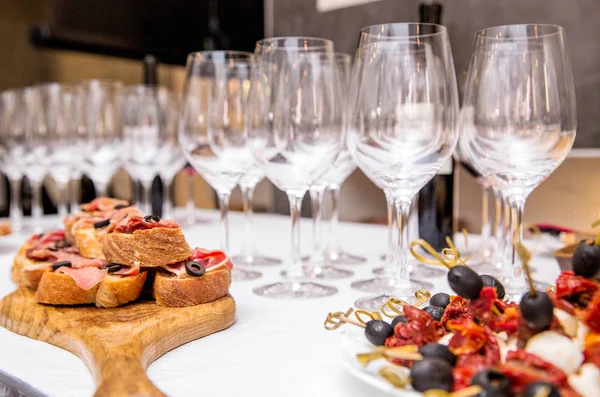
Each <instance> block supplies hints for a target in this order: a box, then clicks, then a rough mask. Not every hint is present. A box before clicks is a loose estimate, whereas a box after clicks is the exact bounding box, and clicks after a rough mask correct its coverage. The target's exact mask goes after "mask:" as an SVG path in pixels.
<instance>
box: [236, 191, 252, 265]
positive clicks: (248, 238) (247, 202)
mask: <svg viewBox="0 0 600 397" xmlns="http://www.w3.org/2000/svg"><path fill="white" fill-rule="evenodd" d="M255 187H256V185H240V189H241V191H242V209H243V211H244V236H245V237H244V247H243V248H242V253H243V254H245V255H248V256H250V255H252V253H253V252H254V233H253V229H254V228H253V224H252V215H253V214H254V209H253V207H252V200H253V199H254V188H255Z"/></svg>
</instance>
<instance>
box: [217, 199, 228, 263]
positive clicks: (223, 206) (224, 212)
mask: <svg viewBox="0 0 600 397" xmlns="http://www.w3.org/2000/svg"><path fill="white" fill-rule="evenodd" d="M229 195H230V192H219V209H220V211H221V218H220V221H221V228H222V229H223V230H222V235H221V236H222V237H221V238H222V240H221V249H222V250H223V251H224V252H229V217H228V214H229Z"/></svg>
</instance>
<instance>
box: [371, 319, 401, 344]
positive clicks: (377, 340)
mask: <svg viewBox="0 0 600 397" xmlns="http://www.w3.org/2000/svg"><path fill="white" fill-rule="evenodd" d="M392 335H394V328H393V327H392V326H391V325H390V324H388V323H386V322H385V321H382V320H371V321H367V327H366V328H365V336H366V337H367V340H368V341H369V342H371V343H372V344H374V345H375V346H383V345H385V340H386V339H387V338H389V337H390V336H392Z"/></svg>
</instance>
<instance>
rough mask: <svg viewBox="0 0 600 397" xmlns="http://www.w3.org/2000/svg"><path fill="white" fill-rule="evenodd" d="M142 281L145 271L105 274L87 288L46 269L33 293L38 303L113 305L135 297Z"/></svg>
mask: <svg viewBox="0 0 600 397" xmlns="http://www.w3.org/2000/svg"><path fill="white" fill-rule="evenodd" d="M145 281H146V272H140V273H138V274H137V275H135V276H118V275H114V274H109V275H107V276H106V278H105V279H104V280H102V281H101V282H100V283H99V284H97V285H95V286H94V287H92V288H91V289H89V290H87V291H86V290H84V289H81V288H79V287H78V286H77V284H75V281H74V280H73V278H71V276H69V275H68V274H64V273H58V272H53V271H48V272H46V273H44V274H43V276H42V279H41V281H40V283H39V287H38V290H37V292H36V294H35V297H36V299H37V301H38V302H39V303H45V304H50V305H84V304H90V303H95V304H96V306H98V307H117V306H121V305H124V304H125V303H128V302H131V301H134V300H136V299H137V298H138V297H139V296H140V293H141V292H142V288H143V286H144V282H145Z"/></svg>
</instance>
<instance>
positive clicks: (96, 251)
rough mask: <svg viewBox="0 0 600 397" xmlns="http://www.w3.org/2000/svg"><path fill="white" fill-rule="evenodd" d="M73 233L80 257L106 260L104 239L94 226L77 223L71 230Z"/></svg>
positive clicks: (87, 223) (86, 223)
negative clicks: (103, 245) (103, 249)
mask: <svg viewBox="0 0 600 397" xmlns="http://www.w3.org/2000/svg"><path fill="white" fill-rule="evenodd" d="M71 233H72V235H73V240H74V242H75V246H77V249H78V250H79V255H81V256H83V257H84V258H91V259H105V258H104V253H103V252H102V239H101V238H100V236H98V233H97V232H96V229H95V228H94V225H93V224H90V223H89V222H76V223H75V225H73V227H72V228H71Z"/></svg>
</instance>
